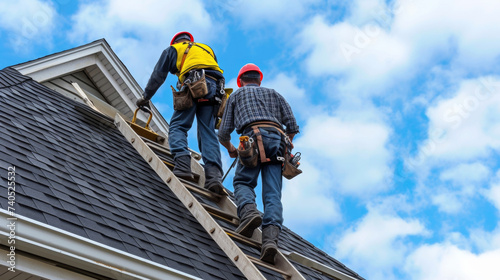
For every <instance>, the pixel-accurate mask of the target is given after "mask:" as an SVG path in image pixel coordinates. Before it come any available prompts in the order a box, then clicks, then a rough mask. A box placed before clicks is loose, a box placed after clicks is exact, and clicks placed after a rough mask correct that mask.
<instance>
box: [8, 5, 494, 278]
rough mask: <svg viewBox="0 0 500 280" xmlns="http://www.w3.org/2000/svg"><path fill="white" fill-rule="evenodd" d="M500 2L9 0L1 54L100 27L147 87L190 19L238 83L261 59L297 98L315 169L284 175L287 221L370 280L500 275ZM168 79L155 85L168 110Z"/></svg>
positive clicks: (92, 33)
mask: <svg viewBox="0 0 500 280" xmlns="http://www.w3.org/2000/svg"><path fill="white" fill-rule="evenodd" d="M181 3H182V4H181ZM499 10H500V2H498V1H486V0H478V1H464V0H454V1H452V0H438V1H435V0H420V1H416V0H395V1H381V0H353V1H345V0H339V1H320V0H302V1H300V0H289V1H285V0H270V1H238V0H237V1H228V2H225V1H201V0H185V1H182V2H179V1H170V0H169V1H161V0H143V1H140V2H135V1H118V0H102V1H92V0H87V1H68V0H59V1H57V0H53V1H50V0H21V1H15V3H14V1H7V0H1V1H0V36H1V38H2V40H1V42H0V52H1V57H2V60H1V62H0V67H1V68H3V67H7V66H10V65H13V64H17V63H21V62H24V61H27V60H31V59H36V58H39V57H42V56H45V55H48V54H51V53H54V52H57V51H62V50H65V49H69V48H72V47H76V46H79V45H82V44H85V43H88V42H91V41H94V40H97V39H100V38H105V39H106V40H107V41H108V43H109V44H110V45H111V47H112V49H113V50H114V51H115V52H116V53H117V55H118V56H119V57H120V58H121V59H122V61H123V62H124V64H125V65H126V66H127V68H128V69H129V70H130V72H131V73H132V75H133V76H134V77H135V78H136V80H137V81H138V82H139V84H140V85H141V86H143V87H144V86H145V84H146V82H147V80H148V77H149V75H150V73H151V70H152V68H153V67H154V64H155V63H156V61H157V59H158V57H159V55H160V53H161V51H162V50H163V49H164V48H166V47H167V46H168V43H169V42H170V39H171V37H172V35H173V34H175V33H176V32H177V31H180V30H188V31H190V32H191V33H192V34H193V35H194V38H195V41H198V42H203V43H206V44H209V45H210V46H212V48H213V49H214V51H215V52H216V54H217V57H218V59H219V62H220V65H221V67H222V68H223V69H224V70H225V77H226V80H227V82H228V87H233V88H236V82H235V77H236V75H237V73H238V70H239V68H240V67H241V66H243V65H244V64H246V63H248V62H253V63H256V64H257V65H259V66H260V68H261V69H262V71H263V72H264V80H263V86H266V87H272V88H275V89H276V90H278V91H279V92H280V93H281V94H282V95H283V96H285V97H286V98H287V100H288V101H289V102H290V104H291V106H292V109H293V110H294V112H295V115H296V118H297V119H298V121H299V125H300V127H301V133H300V134H299V135H298V136H297V137H296V140H295V147H296V148H295V149H296V151H300V152H302V161H301V167H302V169H303V171H304V173H303V174H302V175H300V176H298V177H296V178H295V179H293V180H291V181H287V180H285V183H284V190H283V203H284V207H285V210H284V214H285V225H286V226H288V227H290V228H291V229H293V230H295V231H296V232H298V233H299V234H301V235H302V236H304V237H305V238H306V239H307V240H309V241H311V242H312V243H314V244H315V245H316V246H318V247H320V248H321V249H323V250H324V251H326V252H328V253H329V254H331V255H332V256H334V257H335V258H337V259H339V260H340V261H342V262H343V263H345V264H346V265H347V266H349V267H350V268H352V269H354V270H355V271H356V272H358V273H360V274H361V275H362V276H364V277H365V278H367V279H375V280H377V279H380V280H381V279H384V280H386V279H418V280H424V279H425V280H432V279H436V280H437V279H439V280H442V279H464V280H465V279H467V280H469V279H498V271H497V269H495V268H496V267H497V266H498V263H500V226H499V223H498V220H499V219H498V218H499V214H500V156H499V155H500V66H499V65H500V63H499V62H500V38H499V36H498V34H499V32H498V31H499V29H498V26H500V17H498V11H499ZM170 84H175V78H174V77H169V78H168V79H167V81H166V83H165V85H164V86H163V87H162V89H161V91H159V92H158V93H157V94H156V95H155V97H154V98H153V102H154V104H155V105H156V106H157V107H158V108H159V109H160V110H161V112H162V114H163V115H164V117H165V118H166V119H169V118H170V116H171V114H172V100H171V96H170V93H169V89H168V88H169V85H170ZM189 141H190V143H191V146H192V147H193V148H196V144H195V143H196V142H195V138H194V137H193V134H191V135H190V140H189ZM233 142H234V144H237V143H236V142H235V140H233ZM223 159H224V164H225V167H224V169H225V170H227V167H228V166H229V164H230V163H231V160H230V159H229V157H228V156H227V154H226V153H225V151H224V150H223ZM230 176H232V174H231V175H230ZM229 179H231V177H229ZM225 185H226V187H228V188H230V189H232V186H231V184H230V183H229V182H226V184H225ZM259 198H260V196H259ZM260 207H261V206H260Z"/></svg>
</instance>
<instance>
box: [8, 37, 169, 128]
mask: <svg viewBox="0 0 500 280" xmlns="http://www.w3.org/2000/svg"><path fill="white" fill-rule="evenodd" d="M13 68H14V69H16V70H18V71H19V72H21V73H22V74H24V75H26V76H29V77H31V78H32V79H33V80H35V81H37V82H39V83H41V84H43V85H45V86H47V87H49V88H51V89H53V90H55V91H57V92H59V93H61V94H63V95H64V96H66V97H68V98H71V99H73V100H76V101H79V102H82V103H91V104H90V105H95V107H97V108H98V109H99V111H100V112H101V113H103V114H106V115H108V116H109V117H111V118H113V119H114V117H115V115H116V114H117V113H119V114H120V115H121V116H122V117H123V118H124V119H126V120H131V119H132V117H133V115H134V111H135V109H136V108H137V107H136V105H135V102H136V100H137V99H138V98H139V97H141V96H142V93H143V90H142V88H141V87H140V86H139V84H138V83H137V82H136V80H135V79H134V78H133V77H132V75H131V74H130V72H129V71H128V69H127V68H126V67H125V65H124V64H123V63H122V62H121V60H120V59H119V58H118V56H117V55H116V54H115V53H114V52H113V50H112V49H111V47H110V46H109V45H108V43H107V42H106V40H105V39H100V40H97V41H94V42H92V43H89V44H86V45H83V46H80V47H76V48H73V49H69V50H66V51H62V52H59V53H55V54H51V55H48V56H45V57H42V58H39V59H36V60H32V61H28V62H25V63H21V64H18V65H15V66H13ZM87 98H88V100H85V99H87ZM89 100H90V102H89ZM152 114H153V118H152V121H151V123H150V127H151V129H153V130H154V131H155V132H157V133H158V134H160V135H163V136H165V137H167V135H168V123H167V122H166V121H165V119H163V117H162V116H161V114H160V113H159V112H158V110H157V109H156V108H155V107H154V106H152ZM147 119H148V115H147V114H145V113H143V112H142V111H140V112H139V113H138V114H137V123H138V124H139V125H142V126H144V125H145V123H146V121H147Z"/></svg>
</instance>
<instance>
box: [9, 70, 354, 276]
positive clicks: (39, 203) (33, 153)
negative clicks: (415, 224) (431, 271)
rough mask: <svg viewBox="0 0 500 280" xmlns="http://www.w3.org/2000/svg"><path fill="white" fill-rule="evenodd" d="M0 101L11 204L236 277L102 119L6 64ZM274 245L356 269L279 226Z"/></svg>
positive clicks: (191, 270) (149, 253)
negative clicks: (11, 169)
mask: <svg viewBox="0 0 500 280" xmlns="http://www.w3.org/2000/svg"><path fill="white" fill-rule="evenodd" d="M0 111H2V112H3V116H2V118H0V128H1V130H2V132H3V133H1V134H0V168H1V169H2V170H7V168H8V166H15V167H16V173H17V174H18V175H17V176H18V177H17V178H16V184H17V185H16V186H17V189H16V191H17V196H16V202H17V203H18V208H17V209H16V213H17V214H19V215H23V216H26V217H29V218H31V219H34V220H37V221H40V222H42V223H45V224H48V225H51V226H54V227H57V228H60V229H63V230H65V231H68V232H71V233H74V234H77V235H79V236H82V237H85V238H89V239H91V240H94V241H96V242H99V243H102V244H105V245H108V246H111V247H113V248H116V249H117V250H121V251H124V252H128V253H130V254H133V255H136V256H139V257H142V258H145V259H148V260H151V261H154V262H157V263H159V264H163V265H166V266H169V267H172V268H174V269H177V270H180V271H183V272H185V273H188V274H191V275H195V276H198V277H201V278H203V279H244V277H243V275H242V274H241V272H240V271H239V270H238V269H237V268H236V267H235V266H234V265H233V264H232V262H231V260H230V259H229V258H228V257H227V256H226V255H225V254H224V252H223V251H222V250H221V249H220V248H219V247H218V246H217V244H216V243H215V242H214V241H213V240H212V239H211V237H210V236H209V234H208V233H207V232H206V231H205V230H204V229H203V228H202V226H201V225H200V224H199V223H198V222H197V221H196V219H195V218H194V217H193V216H192V215H191V214H190V213H189V212H188V211H187V210H186V209H185V208H184V206H183V205H182V203H181V202H180V201H179V200H178V199H177V198H176V197H175V195H174V194H173V193H172V192H171V191H170V189H169V188H168V187H167V186H166V185H165V184H164V183H163V182H162V180H161V179H160V178H159V177H158V176H157V175H156V174H155V173H154V171H153V170H152V169H151V168H150V167H149V165H148V164H147V163H146V162H145V161H144V160H143V159H142V157H141V156H140V155H139V154H138V153H137V151H136V150H135V149H134V148H133V147H132V146H131V145H130V144H129V143H128V142H127V141H126V139H125V138H124V137H123V136H122V134H121V133H120V132H119V131H118V130H117V129H116V127H115V126H114V124H113V120H112V119H110V118H108V117H106V116H104V115H100V114H99V113H96V112H95V111H93V110H92V109H90V108H89V107H87V106H86V105H84V104H81V103H78V102H75V101H72V100H70V99H68V98H65V97H63V96H62V95H60V94H59V93H57V92H55V91H53V90H51V89H49V88H47V87H45V86H43V85H41V84H39V83H37V82H36V81H33V80H32V79H30V78H29V77H26V76H23V75H21V74H20V73H19V72H17V71H16V70H14V69H11V68H6V69H3V70H0ZM92 115H97V117H92ZM5 176H6V172H2V173H1V178H2V187H4V186H7V182H6V180H7V179H6V177H5ZM207 203H208V201H207ZM0 205H1V207H2V208H3V209H7V200H0ZM228 227H230V226H229V225H228ZM280 247H281V248H282V249H285V250H287V251H295V252H298V253H300V254H302V255H305V256H307V257H309V258H311V259H314V260H316V261H318V262H321V263H323V264H325V265H327V266H330V267H332V268H335V269H336V270H338V271H341V272H342V273H345V274H347V275H350V276H352V277H354V278H356V279H363V278H361V277H360V276H359V275H357V274H356V273H354V272H353V271H351V270H349V269H347V268H346V267H345V266H343V265H342V264H341V263H340V262H338V261H336V260H335V259H333V258H331V257H330V256H328V255H327V254H325V253H324V252H322V251H321V250H319V249H318V248H316V247H314V246H313V245H312V244H310V243H309V242H307V241H305V240H304V239H302V238H300V237H299V236H298V235H296V234H295V233H293V232H291V231H290V230H289V229H287V228H285V229H284V231H283V234H282V236H281V239H280ZM245 250H247V251H251V252H252V253H253V254H255V253H256V252H255V250H256V249H254V248H250V247H248V248H245ZM257 253H258V252H257ZM294 264H295V265H296V266H297V267H298V269H299V270H300V271H301V273H303V274H304V276H306V278H307V279H332V278H331V277H329V276H326V275H323V274H322V273H320V272H318V271H316V270H314V269H311V268H309V267H306V266H302V265H299V264H297V263H295V262H294ZM266 277H267V278H268V279H282V278H281V276H279V275H275V274H273V273H272V272H269V273H266Z"/></svg>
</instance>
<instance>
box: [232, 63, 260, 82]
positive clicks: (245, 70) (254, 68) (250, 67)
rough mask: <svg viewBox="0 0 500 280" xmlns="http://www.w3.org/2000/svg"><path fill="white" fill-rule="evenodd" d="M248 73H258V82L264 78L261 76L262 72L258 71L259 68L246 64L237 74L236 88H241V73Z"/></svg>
mask: <svg viewBox="0 0 500 280" xmlns="http://www.w3.org/2000/svg"><path fill="white" fill-rule="evenodd" d="M249 71H257V72H259V74H260V81H261V82H262V78H264V75H262V71H260V69H259V66H257V65H255V64H253V63H248V64H246V65H245V66H243V67H241V69H240V72H239V73H238V78H236V82H237V83H238V87H241V83H240V78H241V75H243V73H245V72H249Z"/></svg>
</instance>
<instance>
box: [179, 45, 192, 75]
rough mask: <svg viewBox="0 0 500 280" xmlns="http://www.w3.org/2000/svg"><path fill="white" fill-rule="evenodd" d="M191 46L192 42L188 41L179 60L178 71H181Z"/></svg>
mask: <svg viewBox="0 0 500 280" xmlns="http://www.w3.org/2000/svg"><path fill="white" fill-rule="evenodd" d="M192 46H193V43H192V42H190V43H189V46H187V48H186V50H185V51H184V55H183V56H182V61H181V65H180V67H179V68H180V69H179V73H182V66H184V61H185V60H186V56H187V54H188V52H189V50H190V49H191V47H192Z"/></svg>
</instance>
